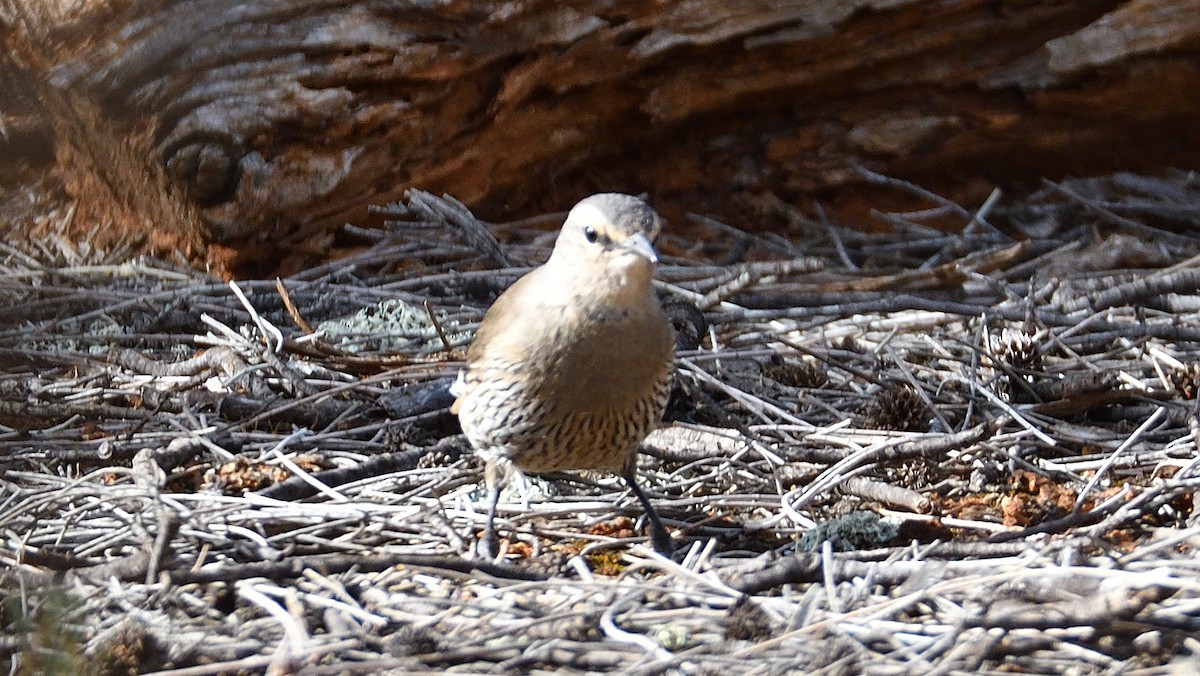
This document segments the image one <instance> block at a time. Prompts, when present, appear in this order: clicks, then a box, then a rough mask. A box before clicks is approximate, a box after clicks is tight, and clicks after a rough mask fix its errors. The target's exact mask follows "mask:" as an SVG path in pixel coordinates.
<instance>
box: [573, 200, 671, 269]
mask: <svg viewBox="0 0 1200 676" xmlns="http://www.w3.org/2000/svg"><path fill="white" fill-rule="evenodd" d="M661 229H662V219H661V218H659V216H658V214H657V213H655V211H654V209H653V208H651V207H650V205H649V204H646V202H645V201H644V200H642V199H640V198H638V197H634V196H633V195H624V194H621V193H600V194H598V195H592V196H591V197H588V198H585V199H584V200H582V201H581V202H579V204H576V205H575V207H574V208H572V209H571V212H570V213H569V214H567V220H566V222H565V223H563V227H562V231H561V232H560V233H559V235H558V240H557V241H556V242H555V244H554V253H553V254H551V256H550V261H551V262H552V263H554V264H556V265H567V266H572V267H574V268H575V269H576V270H577V271H578V272H580V273H583V274H588V275H599V276H603V277H609V278H612V279H613V280H614V281H616V282H617V283H618V284H620V285H621V286H627V285H629V284H630V283H635V282H637V283H643V284H649V283H650V278H651V276H653V274H654V264H655V263H657V262H658V255H657V254H656V253H655V252H654V245H653V242H654V238H655V237H657V236H658V233H659V231H660V230H661Z"/></svg>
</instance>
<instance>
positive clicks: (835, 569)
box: [0, 174, 1200, 674]
mask: <svg viewBox="0 0 1200 676" xmlns="http://www.w3.org/2000/svg"><path fill="white" fill-rule="evenodd" d="M881 180H882V178H881ZM899 187H901V188H905V189H912V187H911V186H903V185H900V186H899ZM931 199H934V198H933V196H931ZM765 204H766V208H771V209H776V210H779V211H781V212H783V215H784V216H786V218H787V219H788V220H790V222H791V223H792V226H793V228H794V231H793V232H792V233H791V237H790V238H789V239H785V238H783V237H779V236H774V235H756V236H752V235H747V234H744V233H741V232H740V231H738V230H737V229H735V228H732V227H730V226H729V225H724V224H719V223H714V222H712V221H711V220H708V219H705V218H702V217H699V216H697V217H696V222H695V223H693V224H692V225H693V229H694V230H695V231H702V230H703V229H704V228H708V229H710V231H711V237H708V238H705V239H703V240H700V241H693V240H687V241H685V240H682V239H679V238H672V237H669V236H668V237H666V238H665V239H664V240H663V241H661V242H660V249H661V250H662V252H663V254H664V261H665V262H664V264H663V265H662V268H661V270H660V274H659V278H660V280H661V285H660V288H661V291H662V292H663V294H664V296H666V297H669V298H675V299H681V300H686V301H689V302H692V303H695V304H697V305H698V306H700V307H702V308H704V309H705V310H706V318H707V320H708V323H709V324H710V327H709V329H708V330H707V331H706V332H705V333H706V336H705V341H704V343H703V345H702V346H701V348H700V349H698V350H695V351H691V352H687V353H684V354H682V355H681V356H680V359H679V373H680V376H679V388H678V392H677V393H676V395H677V396H676V399H675V401H674V403H673V404H672V407H671V411H670V417H671V418H672V421H671V422H670V423H669V424H668V425H666V426H665V427H664V428H663V429H661V430H660V431H658V432H656V433H655V434H654V435H653V436H652V437H651V438H650V439H649V440H648V442H647V444H646V448H645V452H644V454H643V456H642V463H641V464H642V467H641V470H642V472H643V474H644V475H645V478H646V485H647V486H648V487H649V489H650V492H651V495H652V497H653V498H654V499H655V501H656V503H657V504H658V505H659V508H660V511H661V512H662V514H663V516H664V518H665V519H666V521H667V523H668V525H669V526H671V527H672V529H673V530H675V531H676V537H677V538H678V542H679V547H680V551H679V552H678V554H677V555H676V556H675V557H674V559H667V558H664V557H661V556H659V555H657V554H654V553H653V552H652V551H650V550H649V549H648V547H647V546H645V544H644V538H643V536H642V530H641V524H640V523H638V522H636V521H635V519H636V518H637V517H639V516H640V515H639V513H638V510H637V506H636V501H634V500H633V499H631V497H630V496H629V495H627V494H625V493H624V492H623V491H622V490H621V484H620V482H618V481H615V480H614V479H613V478H612V477H607V476H602V475H588V476H574V477H570V478H557V479H553V480H550V481H543V480H540V479H535V480H531V481H530V482H529V484H528V486H527V488H526V491H525V493H526V494H525V495H522V494H521V492H520V491H513V492H512V494H511V495H509V496H506V498H505V500H504V502H503V504H502V505H501V516H502V535H504V536H506V545H507V551H506V554H505V557H504V558H505V560H504V561H500V562H480V561H475V560H473V559H472V558H471V557H470V556H469V554H468V552H469V551H470V548H471V546H472V544H473V541H474V539H475V537H476V535H477V533H478V530H479V529H480V528H481V525H482V519H483V513H484V509H483V507H482V505H481V504H480V497H481V495H482V491H481V489H480V485H479V484H480V481H481V474H482V473H481V470H480V467H479V465H478V464H477V463H476V462H475V461H474V459H473V458H472V457H471V456H470V454H469V453H466V452H464V448H463V444H462V441H461V439H460V438H457V437H456V436H455V428H454V423H453V420H452V419H451V418H450V417H449V416H448V415H447V414H446V412H445V411H444V398H443V397H442V396H441V390H442V388H443V387H444V383H445V379H446V378H449V377H450V376H451V375H452V374H453V373H454V371H455V369H456V368H457V362H456V359H457V358H459V357H460V356H461V346H462V343H463V342H464V341H465V340H466V336H467V335H469V333H470V331H471V330H472V329H473V326H474V323H475V322H477V321H478V320H479V319H480V317H481V316H482V313H483V311H484V310H485V309H486V307H487V306H488V304H489V303H490V301H491V300H492V299H493V298H494V297H495V295H496V294H497V293H498V292H499V290H500V289H502V288H503V287H504V286H505V285H507V284H508V283H510V282H511V281H512V280H513V279H515V277H516V276H517V275H518V274H519V273H520V272H521V271H522V270H523V267H521V266H525V265H529V264H533V263H535V262H536V261H539V260H541V259H542V258H544V256H545V255H546V253H547V251H548V247H549V245H550V242H551V237H550V235H548V234H546V233H544V232H542V231H536V230H531V229H528V228H526V227H524V226H523V225H521V224H511V225H497V226H490V227H485V224H481V223H479V222H477V221H475V220H474V219H473V218H472V217H471V216H470V215H469V214H468V213H466V212H465V211H464V210H463V209H462V208H461V206H460V205H457V204H456V203H454V202H452V201H448V200H441V199H437V198H433V197H432V196H429V195H425V194H420V193H413V194H411V195H410V201H409V202H408V203H407V204H406V205H404V206H396V207H394V208H392V209H391V213H392V216H393V217H394V218H396V219H397V220H398V221H400V222H399V223H397V224H396V225H395V226H394V227H393V228H392V229H391V230H390V232H388V233H377V232H376V233H371V232H361V233H357V234H359V235H361V236H363V237H372V238H374V242H373V244H371V245H370V246H367V247H364V250H363V252H362V253H361V254H360V255H358V256H356V257H355V258H354V259H351V260H342V261H338V262H335V263H331V264H329V265H326V266H324V267H321V268H318V269H314V270H309V271H307V272H305V273H303V274H300V275H296V276H294V277H291V278H288V279H285V280H282V282H279V283H277V282H276V281H273V280H270V281H268V280H263V281H243V282H240V283H238V284H237V285H236V286H234V285H227V284H224V283H220V282H218V281H216V280H214V279H212V278H209V277H205V276H203V275H200V274H198V273H195V272H193V271H190V270H187V269H182V268H174V267H170V266H166V265H163V264H161V263H156V262H152V261H141V262H137V261H134V262H126V263H117V262H113V261H108V260H105V259H104V257H103V256H102V255H98V254H97V255H90V256H87V257H81V256H79V255H78V252H76V251H74V250H72V249H71V248H70V247H58V248H55V247H43V248H42V249H41V250H38V251H19V250H17V249H15V248H14V249H9V250H8V251H7V254H6V256H7V257H6V259H5V261H4V263H3V265H2V266H0V287H2V289H3V292H4V298H5V299H6V300H5V301H4V302H5V305H6V307H5V312H4V313H3V317H2V318H0V336H2V337H3V342H2V343H0V344H3V345H5V346H6V347H5V348H4V349H2V350H0V363H3V365H4V366H3V373H2V374H0V423H3V425H4V428H3V430H0V467H3V470H4V476H3V481H2V484H0V529H2V532H3V534H4V542H3V544H2V545H0V559H3V561H4V563H5V564H6V566H7V568H8V570H7V572H5V573H4V574H3V587H2V588H0V589H2V590H3V593H4V594H5V595H6V596H7V597H8V599H9V601H10V602H9V604H8V605H7V606H6V609H5V614H4V615H3V616H2V617H0V620H2V621H3V623H4V632H3V633H4V634H6V638H4V639H3V640H0V650H2V651H3V652H4V654H6V655H8V656H9V659H10V660H12V661H13V666H14V669H15V670H17V671H22V670H24V671H25V672H31V671H38V670H39V669H45V668H49V667H46V666H45V665H47V664H51V662H50V661H48V660H50V659H51V658H55V659H60V660H62V659H65V662H62V663H63V664H67V665H68V666H66V667H63V668H64V669H76V670H77V669H79V668H84V669H91V670H93V671H98V672H105V673H134V672H138V671H153V670H162V671H164V672H166V673H173V674H209V673H211V674H215V673H224V672H228V671H235V670H246V671H260V670H264V669H265V670H267V671H269V672H272V673H282V672H286V671H291V670H301V669H302V670H303V671H304V673H376V672H381V671H388V670H391V671H394V672H397V673H403V672H410V671H420V670H434V669H436V670H451V671H470V672H501V671H503V672H510V671H528V672H541V671H550V670H555V671H565V670H579V671H582V670H586V671H623V672H632V673H643V672H644V673H660V672H661V671H663V670H664V669H672V670H675V671H679V672H684V673H692V672H703V673H712V672H714V671H718V670H720V671H723V672H728V673H775V672H782V671H786V670H793V671H803V672H807V673H828V674H840V673H875V674H888V673H915V672H921V673H966V672H972V673H978V672H996V671H1004V672H1006V673H1011V672H1022V673H1116V672H1121V673H1137V674H1156V673H1170V672H1169V669H1172V668H1174V669H1179V670H1180V671H1178V672H1177V673H1186V672H1187V671H1188V670H1189V667H1188V665H1187V664H1186V663H1185V661H1186V660H1188V659H1192V660H1194V659H1195V657H1194V651H1196V650H1197V648H1198V644H1197V642H1196V640H1195V639H1194V638H1193V637H1194V636H1195V634H1196V633H1197V631H1198V630H1200V621H1198V620H1197V619H1196V618H1197V616H1198V611H1200V570H1198V568H1197V564H1196V561H1197V559H1196V555H1195V551H1196V547H1197V538H1198V537H1200V526H1198V525H1197V522H1196V517H1195V515H1194V500H1195V497H1194V496H1195V491H1196V488H1197V485H1198V484H1200V472H1198V471H1197V469H1198V465H1200V462H1198V460H1197V458H1198V457H1200V454H1198V446H1197V443H1198V441H1200V424H1198V423H1197V417H1196V402H1197V399H1196V392H1197V388H1198V387H1200V375H1198V374H1200V369H1198V367H1197V363H1198V362H1200V323H1198V322H1197V311H1198V310H1200V303H1197V302H1196V292H1197V290H1198V289H1200V274H1198V272H1197V265H1196V262H1195V256H1196V255H1197V254H1198V253H1200V239H1197V238H1196V237H1194V236H1193V235H1192V234H1190V231H1189V230H1188V229H1187V228H1186V227H1185V228H1184V229H1182V230H1180V229H1178V228H1177V227H1176V226H1177V225H1178V224H1180V223H1182V224H1185V226H1186V225H1187V224H1190V223H1193V222H1195V220H1196V218H1197V215H1198V214H1200V191H1197V188H1196V186H1195V181H1194V180H1193V178H1192V177H1191V176H1190V175H1183V174H1180V175H1173V176H1170V177H1167V178H1164V179H1150V178H1146V177H1135V176H1115V177H1110V178H1107V179H1097V180H1090V181H1072V182H1069V183H1067V184H1064V185H1062V186H1048V187H1047V189H1046V191H1045V192H1044V193H1043V194H1039V195H1034V196H1031V197H1030V198H1028V199H1027V200H1025V201H1023V202H1022V203H1020V204H1017V205H1013V206H1008V207H1005V208H1003V209H1002V210H1001V209H998V208H993V209H992V210H991V211H990V213H970V212H965V211H962V210H961V208H960V207H957V206H955V205H947V204H937V203H936V201H935V204H934V207H933V208H932V209H931V210H930V211H928V212H924V213H921V214H908V215H898V214H888V215H881V217H882V218H886V219H887V220H889V221H891V222H892V223H893V225H894V226H895V227H896V233H895V234H889V235H864V234H861V233H860V232H857V231H855V230H853V229H849V228H843V227H840V226H837V225H834V224H830V223H820V222H810V221H807V220H805V219H803V218H802V217H800V216H799V215H798V214H795V213H792V212H791V211H790V210H788V209H787V207H786V206H785V205H783V204H782V203H781V202H779V201H778V200H772V201H769V202H765ZM947 216H949V217H957V216H963V218H962V221H963V223H964V224H965V225H966V227H965V229H964V230H963V231H962V232H960V233H957V234H953V235H946V234H942V233H939V232H935V231H932V230H929V229H927V228H925V227H923V226H921V225H920V224H919V222H920V221H921V220H922V219H927V218H946V217H947ZM989 221H991V222H992V223H995V224H1002V225H1003V226H1004V228H1005V230H1006V231H1008V232H1023V234H1024V235H1025V236H1023V237H1022V238H1021V239H1020V241H1014V240H1010V239H1009V238H1007V237H1005V236H1004V235H1001V234H1000V233H999V232H998V231H997V230H996V229H994V228H993V227H992V225H990V224H989ZM1180 232H1182V233H1184V234H1178V233H1180ZM489 233H490V234H489ZM491 235H496V236H497V238H498V239H499V241H502V242H506V244H503V245H502V244H500V243H499V242H497V241H496V239H493V238H492V237H491ZM730 259H738V260H741V261H752V262H737V263H733V264H729V260H730ZM497 261H506V262H507V263H506V266H505V267H504V268H502V269H499V270H497V269H495V266H496V265H498V263H497ZM396 299H400V300H403V301H405V303H404V304H400V303H396V302H394V301H395V300H396ZM385 301H391V302H387V303H385ZM365 307H372V308H373V310H372V311H370V312H366V313H359V314H356V313H358V311H359V310H361V309H362V308H365ZM864 512H866V514H864ZM880 517H882V518H880ZM51 589H57V590H58V591H55V592H54V593H53V594H50V593H49V591H48V590H51ZM47 618H50V619H49V620H48V619H47ZM64 637H65V638H64ZM73 642H78V645H77V646H75V647H72V645H73ZM64 652H65V653H68V654H67V655H66V658H70V657H71V656H72V655H71V654H70V653H74V654H75V658H76V661H75V662H72V661H71V660H70V659H66V658H64V657H63V656H62V655H58V656H57V657H55V656H56V655H57V653H64ZM80 654H82V655H85V656H86V658H87V659H86V660H85V661H82V662H81V661H79V660H78V657H79V655H80ZM1189 656H1190V657H1189ZM81 663H82V664H84V665H85V666H84V667H80V666H79V665H80V664H81ZM53 664H59V662H54V663H53ZM1169 664H1173V665H1174V666H1165V665H1169ZM1194 666H1195V664H1194V663H1193V664H1192V667H1194ZM55 668H57V667H55Z"/></svg>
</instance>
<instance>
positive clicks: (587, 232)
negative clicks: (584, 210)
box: [583, 225, 600, 244]
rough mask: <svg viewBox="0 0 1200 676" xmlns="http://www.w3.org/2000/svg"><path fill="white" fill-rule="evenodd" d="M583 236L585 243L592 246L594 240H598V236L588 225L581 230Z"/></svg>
mask: <svg viewBox="0 0 1200 676" xmlns="http://www.w3.org/2000/svg"><path fill="white" fill-rule="evenodd" d="M583 236H584V237H586V238H587V241H589V242H591V243H593V244H595V243H596V240H598V239H600V234H599V233H597V232H596V229H595V228H593V227H592V226H590V225H589V226H587V227H586V228H584V229H583Z"/></svg>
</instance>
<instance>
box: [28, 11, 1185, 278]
mask: <svg viewBox="0 0 1200 676" xmlns="http://www.w3.org/2000/svg"><path fill="white" fill-rule="evenodd" d="M101 13H104V14H105V16H103V17H102V20H101V21H99V22H97V20H96V17H95V16H94V15H95V14H101ZM1198 37H1200V2H1197V0H1129V1H1118V0H1076V1H1073V2H1059V1H1049V0H1046V1H1037V0H1029V1H1025V2H1005V3H996V2H992V1H984V0H951V1H940V2H933V1H930V0H853V1H850V2H830V1H827V0H807V1H800V0H796V1H793V2H775V1H769V0H755V1H753V2H728V1H725V0H675V1H672V2H663V3H644V2H634V1H632V0H615V1H613V2H607V3H601V4H596V3H560V2H551V1H549V0H529V1H527V2H498V1H491V2H466V1H458V2H445V3H424V2H355V3H344V2H329V1H328V0H268V1H263V2H253V3H243V2H235V1H233V0H186V1H168V0H156V1H151V0H144V1H138V0H134V1H133V2H130V3H129V4H128V6H124V7H122V8H119V9H115V10H114V9H113V8H111V7H110V8H106V9H103V10H99V11H93V15H91V16H85V17H82V18H79V19H78V20H77V21H76V22H75V23H74V24H73V25H71V26H70V27H69V28H67V29H64V30H60V31H58V32H57V33H56V39H57V40H58V41H59V43H60V45H59V47H57V48H56V49H55V50H54V53H55V54H57V55H58V56H59V58H58V63H56V64H54V67H53V70H52V75H51V81H52V82H53V83H54V84H56V85H58V86H60V87H63V88H67V89H71V90H75V91H79V92H84V93H86V94H88V95H89V96H91V97H94V98H95V100H97V101H99V102H100V103H101V104H102V106H103V109H104V110H105V111H107V113H108V114H109V115H110V116H111V117H112V119H113V120H114V121H115V122H116V123H118V124H119V125H121V126H123V127H124V128H128V129H130V130H134V131H136V130H143V131H144V130H148V129H153V130H154V147H155V152H156V153H157V154H158V156H159V157H157V158H154V159H155V160H156V161H161V162H162V163H163V164H164V165H165V167H166V168H167V171H168V175H169V176H170V177H171V178H172V180H173V181H175V182H176V183H177V184H178V185H180V186H182V187H183V188H185V190H186V193H187V194H188V195H189V196H190V197H191V199H192V200H193V201H194V202H195V203H196V204H197V205H198V206H199V207H200V208H201V215H202V217H203V219H204V221H205V222H206V223H207V224H208V226H209V228H210V231H211V236H212V238H213V240H214V241H216V242H220V243H224V244H226V245H229V246H231V247H234V248H237V249H241V250H242V251H243V254H244V255H246V256H248V257H250V258H256V257H262V258H264V259H266V260H272V261H277V260H278V258H276V256H277V255H278V254H279V253H280V252H281V251H282V252H289V253H292V254H295V253H297V252H301V253H303V252H308V254H311V256H314V257H321V256H324V255H327V254H328V252H329V250H330V247H331V246H334V245H336V244H337V242H336V238H335V234H334V233H335V231H336V230H337V228H338V227H340V226H341V224H342V223H344V222H346V221H356V222H362V221H364V220H365V219H366V207H367V205H369V204H373V203H375V204H377V203H381V202H385V201H387V200H391V199H394V198H397V197H398V196H399V195H400V194H401V193H402V192H403V190H404V189H406V188H409V187H420V188H423V189H427V190H431V191H434V192H442V191H444V192H448V193H450V194H453V195H455V196H457V197H458V198H460V199H462V200H463V201H464V202H466V203H467V204H468V205H470V206H471V207H472V208H475V209H476V210H477V211H478V212H480V213H482V214H484V215H487V216H490V217H493V218H502V217H509V216H516V215H525V214H527V213H531V212H534V211H544V210H551V209H555V208H563V207H564V206H566V205H569V204H570V203H572V202H573V201H574V200H575V199H576V198H578V197H580V196H582V195H583V194H586V193H588V192H590V191H593V190H596V189H600V188H605V189H623V190H630V191H634V192H640V191H643V190H645V191H649V192H650V193H652V195H653V196H654V197H655V199H656V201H657V202H660V203H661V204H662V206H663V207H664V209H665V210H666V212H667V214H668V216H670V215H672V213H674V215H676V216H678V215H679V214H680V213H682V212H683V211H686V210H703V211H711V212H714V213H717V214H721V215H725V216H727V217H729V218H730V219H731V220H734V219H735V218H736V217H737V214H738V213H741V212H742V211H744V209H745V208H746V204H747V202H750V203H752V202H753V200H744V199H741V198H742V197H743V196H745V195H754V194H760V193H766V192H772V193H774V194H776V195H779V196H781V197H783V198H784V199H785V200H786V201H787V202H790V203H793V204H799V205H801V206H802V207H804V208H807V206H808V205H809V204H810V203H811V202H812V201H813V200H818V199H819V200H821V201H822V202H824V203H826V204H827V205H829V206H832V208H834V209H840V210H841V211H842V212H843V214H845V213H847V212H850V213H856V212H857V213H864V212H865V208H864V207H863V206H862V205H863V204H865V200H863V199H862V198H863V197H864V196H865V195H868V194H869V195H871V196H872V201H873V202H874V205H875V206H880V202H879V200H880V199H881V198H880V197H879V195H880V193H881V192H887V191H888V189H887V188H883V187H877V186H876V187H872V186H870V185H868V183H867V181H866V180H865V179H864V178H863V177H862V176H861V175H859V174H858V173H857V172H855V171H854V170H853V166H854V165H856V164H861V165H864V166H868V167H870V168H872V169H874V170H876V171H879V172H882V173H885V174H889V175H895V176H900V177H903V178H906V179H909V180H912V181H915V182H917V183H920V184H921V185H923V186H927V187H930V188H932V189H935V190H940V191H944V192H946V193H947V194H949V195H950V196H952V197H955V198H958V199H962V200H967V201H971V200H978V199H981V198H982V197H983V196H985V195H986V194H987V192H988V191H990V190H991V188H992V187H993V186H995V185H1001V186H1015V187H1020V186H1023V185H1036V180H1037V179H1039V178H1040V177H1042V176H1051V177H1053V176H1059V175H1062V174H1067V173H1073V174H1091V173H1101V172H1107V171H1112V170H1116V169H1143V170H1144V169H1152V168H1156V167H1163V166H1170V165H1173V164H1184V165H1190V164H1193V163H1194V162H1195V159H1196V153H1195V151H1194V148H1195V147H1196V145H1197V144H1196V143H1195V141H1196V131H1195V130H1196V129H1200V124H1197V123H1198V122H1200V107H1197V106H1196V105H1195V101H1196V100H1200V78H1198V77H1196V75H1197V67H1196V60H1195V57H1196V54H1197V45H1200V40H1198V39H1197V38H1198ZM72 45H81V46H79V47H70V46H72ZM894 204H898V203H897V202H893V205H894ZM734 222H735V224H737V225H739V226H744V227H750V228H753V227H754V226H755V225H756V223H754V222H745V219H744V218H740V219H737V220H735V221H734Z"/></svg>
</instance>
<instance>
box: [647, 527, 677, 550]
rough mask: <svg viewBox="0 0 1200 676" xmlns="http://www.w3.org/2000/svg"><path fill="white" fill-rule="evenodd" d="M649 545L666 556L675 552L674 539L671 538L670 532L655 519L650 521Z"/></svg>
mask: <svg viewBox="0 0 1200 676" xmlns="http://www.w3.org/2000/svg"><path fill="white" fill-rule="evenodd" d="M650 546H651V547H654V551H656V552H658V553H659V554H662V555H663V556H666V557H670V556H671V555H672V554H674V553H675V541H674V540H672V539H671V534H670V533H668V532H667V529H666V528H664V527H663V525H662V522H661V521H658V520H657V519H656V520H654V521H652V522H651V523H650Z"/></svg>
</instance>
